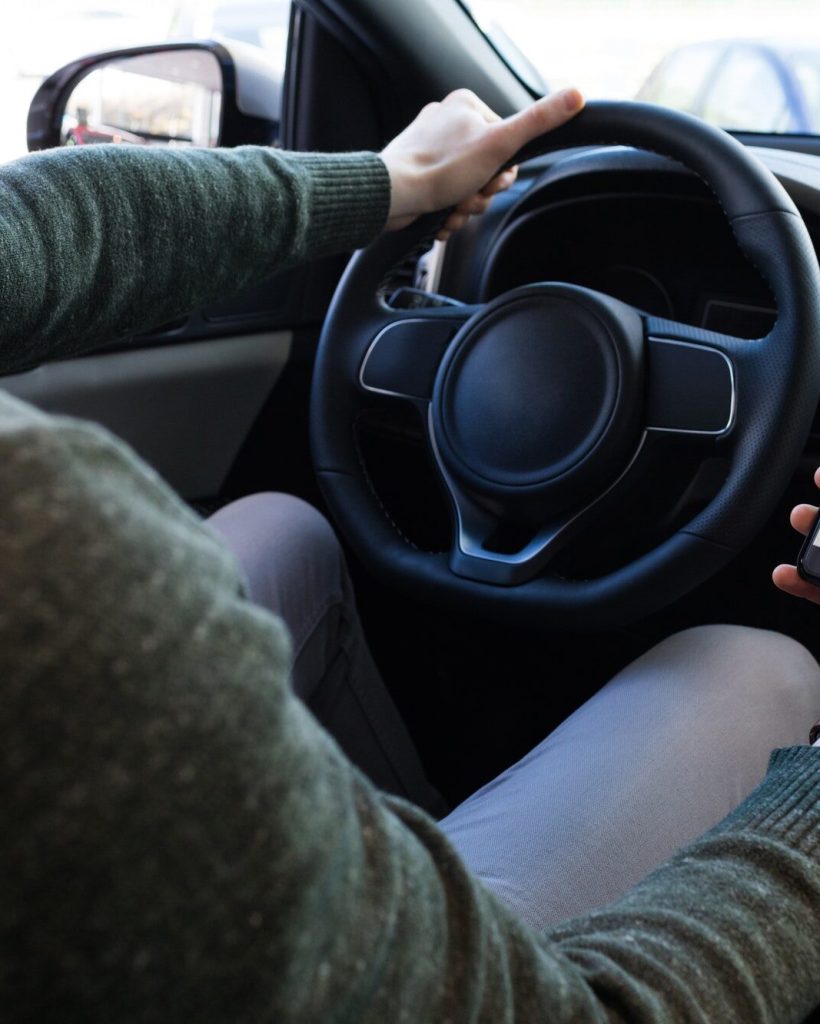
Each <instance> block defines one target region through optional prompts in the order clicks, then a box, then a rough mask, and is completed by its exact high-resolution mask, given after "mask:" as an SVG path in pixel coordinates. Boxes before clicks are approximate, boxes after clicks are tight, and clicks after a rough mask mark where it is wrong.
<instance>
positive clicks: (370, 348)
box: [359, 317, 431, 402]
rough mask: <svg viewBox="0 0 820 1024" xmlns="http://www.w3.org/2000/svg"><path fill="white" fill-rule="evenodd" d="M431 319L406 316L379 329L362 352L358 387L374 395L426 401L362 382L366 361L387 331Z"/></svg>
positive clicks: (415, 396)
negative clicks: (363, 352) (362, 357)
mask: <svg viewBox="0 0 820 1024" xmlns="http://www.w3.org/2000/svg"><path fill="white" fill-rule="evenodd" d="M430 322H431V321H430V320H428V319H427V318H425V317H407V318H406V319H404V320H394V321H393V322H392V323H389V324H387V325H386V326H385V327H382V329H381V330H380V331H379V333H378V334H377V335H376V337H375V338H374V339H373V340H372V341H371V342H370V344H369V345H368V347H367V352H365V354H364V359H363V360H362V365H361V367H360V368H359V387H360V388H361V389H362V390H363V391H369V392H371V394H374V395H388V396H389V397H390V398H406V399H407V400H408V401H411V402H413V401H415V402H427V401H429V399H427V398H419V397H418V395H405V394H404V393H403V392H401V391H388V390H387V389H386V388H373V387H370V385H369V384H365V382H364V371H365V367H366V366H367V361H368V359H369V358H370V356H371V355H372V353H373V350H374V349H375V347H376V346H377V345H378V344H379V342H380V341H381V340H382V338H383V337H384V336H385V334H387V332H388V331H392V330H393V329H394V328H395V327H404V326H405V324H427V323H430Z"/></svg>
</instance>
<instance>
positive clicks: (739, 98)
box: [702, 46, 786, 132]
mask: <svg viewBox="0 0 820 1024" xmlns="http://www.w3.org/2000/svg"><path fill="white" fill-rule="evenodd" d="M702 113H703V117H705V118H706V120H707V121H711V122H712V123H713V124H719V125H723V126H724V127H725V128H736V129H737V130H738V131H764V132H766V131H778V130H781V129H782V128H783V127H784V124H783V121H784V117H785V116H786V95H785V92H784V89H783V85H782V83H781V81H780V79H779V78H778V75H777V72H776V70H775V67H774V63H773V58H772V56H771V54H770V53H768V52H766V51H760V50H754V49H751V48H750V47H745V46H744V47H734V48H733V49H732V50H731V51H730V52H729V54H728V56H727V58H726V60H725V61H724V62H723V63H722V64H721V68H720V70H719V71H718V73H717V76H716V78H715V80H714V82H713V83H712V86H711V88H710V89H709V92H708V95H707V96H706V98H705V101H704V105H703V111H702Z"/></svg>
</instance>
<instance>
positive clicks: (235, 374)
mask: <svg viewBox="0 0 820 1024" xmlns="http://www.w3.org/2000/svg"><path fill="white" fill-rule="evenodd" d="M291 344H292V334H291V332H289V331H260V332H258V333H254V334H246V335H241V336H238V337H230V336H225V337H221V338H217V339H214V340H209V341H189V342H186V343H185V344H177V345H162V346H156V347H152V348H141V349H136V350H133V351H117V352H109V353H105V354H102V355H91V356H84V357H83V358H80V359H71V360H63V361H59V362H53V363H46V364H44V365H42V366H38V367H37V368H35V369H33V370H29V371H27V372H25V373H19V374H14V375H11V376H7V377H5V378H3V380H2V386H3V387H4V388H5V389H6V390H7V391H9V392H11V393H12V394H14V395H16V396H17V397H18V398H22V399H25V400H26V401H28V402H31V403H32V404H34V405H36V406H38V407H39V408H41V409H44V410H46V411H48V412H52V413H61V414H65V415H69V416H79V417H82V418H83V419H89V420H93V421H95V422H97V423H100V424H102V425H103V426H105V427H107V428H108V429H109V430H111V431H112V432H113V433H115V434H117V435H118V436H119V437H121V438H122V439H123V440H125V441H126V442H128V444H130V445H131V446H132V447H133V448H134V449H135V450H136V451H137V452H138V453H139V454H140V455H141V456H142V457H143V458H144V459H145V460H146V461H147V462H148V463H149V464H150V465H151V466H153V467H154V469H156V470H157V472H159V473H160V475H161V476H163V477H164V478H165V480H166V481H167V482H168V483H169V484H170V485H171V486H172V487H173V488H174V489H175V490H176V491H178V492H179V493H180V494H181V495H182V496H183V497H185V498H188V499H190V500H194V499H200V498H206V497H210V496H213V495H216V494H218V493H219V491H220V489H221V487H222V485H223V483H224V481H225V479H226V478H227V476H228V473H229V471H230V469H231V466H232V465H233V463H234V461H235V459H236V457H237V454H238V453H239V450H240V448H241V446H242V443H243V442H244V440H245V438H246V437H247V435H248V433H249V431H250V429H251V427H252V425H253V423H254V421H255V420H256V418H257V416H258V415H259V413H260V411H261V409H262V407H263V405H264V404H265V402H266V400H267V399H268V397H269V396H270V394H271V392H272V391H273V389H274V387H275V385H276V382H277V381H278V380H279V377H280V375H281V373H282V371H283V370H284V368H285V365H286V363H287V361H288V357H289V355H290V351H291Z"/></svg>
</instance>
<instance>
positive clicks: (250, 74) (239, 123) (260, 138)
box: [27, 40, 282, 152]
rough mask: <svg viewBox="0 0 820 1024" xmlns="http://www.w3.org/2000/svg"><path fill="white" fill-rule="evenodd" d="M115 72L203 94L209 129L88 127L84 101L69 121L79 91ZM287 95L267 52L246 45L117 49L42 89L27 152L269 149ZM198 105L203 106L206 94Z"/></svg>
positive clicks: (71, 68) (60, 74)
mask: <svg viewBox="0 0 820 1024" xmlns="http://www.w3.org/2000/svg"><path fill="white" fill-rule="evenodd" d="M166 55H167V56H166ZM174 58H176V59H174ZM108 69H116V70H117V71H124V72H127V73H129V74H131V73H133V74H135V75H140V76H141V77H143V78H145V79H153V80H154V81H155V82H157V81H160V82H165V83H173V84H174V85H175V86H176V87H177V88H178V90H180V92H184V91H185V90H191V89H198V90H199V91H200V93H201V94H202V95H203V96H207V97H210V106H209V108H208V112H207V114H205V115H202V116H200V117H199V119H198V120H199V121H200V122H202V121H203V117H204V127H203V126H200V130H198V131H196V132H191V131H188V133H187V134H175V133H173V132H170V131H166V132H162V131H156V130H153V128H151V127H150V126H148V127H146V124H147V122H146V123H141V124H140V125H139V126H138V127H137V129H136V130H134V127H135V126H134V125H123V124H119V125H115V126H112V125H108V124H106V123H104V122H102V123H101V124H99V125H91V124H85V123H84V111H85V109H86V108H85V107H83V106H82V105H81V104H80V103H79V101H77V102H75V104H74V106H73V108H72V109H73V111H74V113H73V116H71V115H69V116H68V117H67V116H66V114H67V109H68V108H69V105H70V104H71V103H72V97H75V93H77V92H78V90H79V89H80V88H81V87H82V86H83V84H85V86H86V88H88V86H89V80H93V79H92V76H94V75H95V74H98V75H100V76H101V78H100V81H101V82H102V76H103V75H104V74H105V72H106V70H108ZM100 88H101V86H100ZM98 91H99V89H98ZM120 92H122V90H120ZM281 95H282V83H281V77H280V75H279V74H278V73H277V71H276V69H275V68H274V67H273V65H272V64H271V63H270V62H269V61H268V59H267V58H266V56H265V54H264V53H263V51H261V50H259V48H258V47H255V46H251V45H249V44H247V43H240V42H233V41H230V40H225V41H224V42H216V41H215V40H203V41H196V42H179V43H178V42H173V43H157V44H155V45H151V46H136V47H130V48H128V49H122V50H110V51H106V52H104V53H97V54H93V55H91V56H88V57H82V58H80V59H78V60H75V61H72V62H71V63H70V64H66V65H65V66H64V67H62V68H60V69H59V71H55V72H54V74H52V75H50V76H49V77H48V78H47V79H46V80H45V81H44V82H43V83H42V85H41V86H40V88H39V89H38V90H37V92H36V93H35V95H34V99H33V100H32V102H31V106H30V107H29V113H28V123H27V136H28V148H29V151H30V152H34V151H35V150H41V149H53V148H54V147H56V146H62V145H65V144H66V143H69V144H71V143H78V142H137V143H148V144H154V145H157V144H160V145H161V144H165V145H175V144H176V145H193V144H197V145H212V146H217V145H218V146H239V145H245V144H256V145H264V146H270V145H274V144H275V143H276V142H277V141H278V138H279V131H280V121H281V105H282V104H281ZM75 100H77V97H75ZM191 104H192V106H197V107H199V106H201V105H202V104H201V96H200V97H199V98H198V99H197V98H193V99H191ZM199 113H200V114H202V112H201V111H200V112H199ZM189 120H190V118H189ZM142 121H143V122H144V121H145V118H144V115H143V116H142ZM183 131H184V130H183Z"/></svg>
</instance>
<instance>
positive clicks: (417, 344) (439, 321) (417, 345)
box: [359, 305, 480, 402]
mask: <svg viewBox="0 0 820 1024" xmlns="http://www.w3.org/2000/svg"><path fill="white" fill-rule="evenodd" d="M479 308H480V307H478V306H466V305H453V306H446V307H436V308H433V309H415V310H412V311H402V312H401V313H398V312H396V311H393V310H391V315H390V316H389V317H385V318H384V320H383V322H382V323H380V324H379V326H378V329H377V330H376V332H375V334H374V336H373V338H372V340H371V342H370V344H369V346H368V347H367V350H366V352H365V354H364V358H363V359H362V362H361V366H360V368H359V386H360V387H361V388H362V390H363V391H366V392H369V393H371V394H378V395H386V396H389V397H392V398H404V399H409V400H415V401H422V402H429V401H430V399H431V397H432V394H433V385H434V383H435V379H436V373H437V372H438V367H439V364H440V363H441V359H442V357H443V355H444V352H445V350H446V349H447V346H448V345H449V343H450V341H451V340H452V338H453V337H454V335H455V334H456V332H457V331H458V329H459V328H460V327H461V326H462V324H464V323H465V321H467V320H468V319H469V318H470V317H471V316H472V315H473V314H474V313H475V312H477V311H478V309H479Z"/></svg>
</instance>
